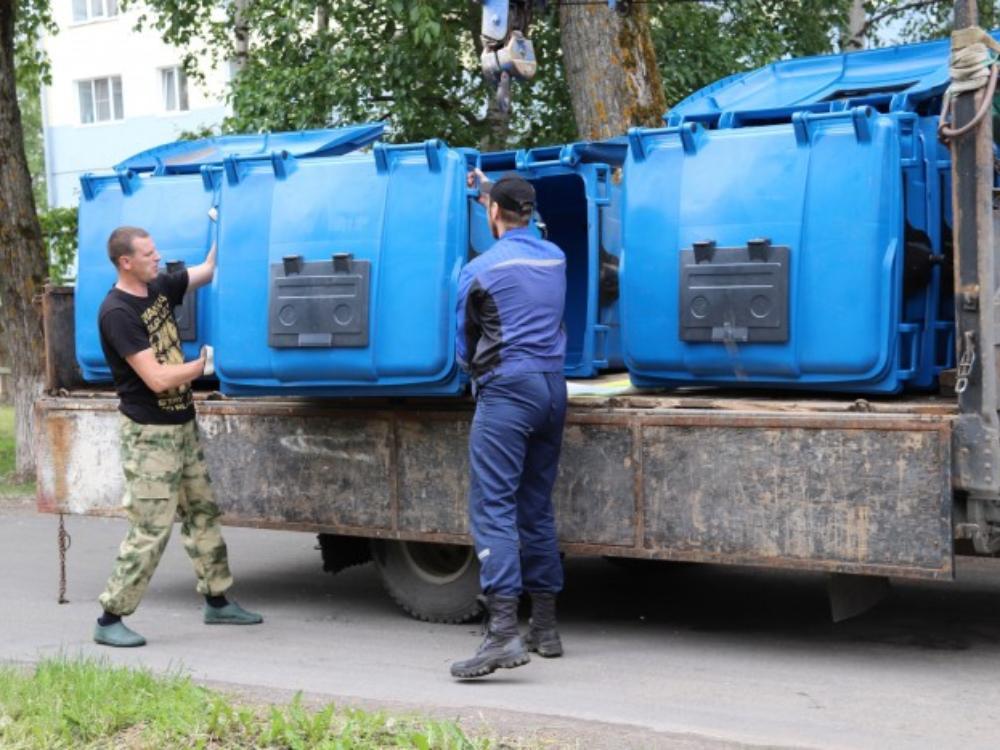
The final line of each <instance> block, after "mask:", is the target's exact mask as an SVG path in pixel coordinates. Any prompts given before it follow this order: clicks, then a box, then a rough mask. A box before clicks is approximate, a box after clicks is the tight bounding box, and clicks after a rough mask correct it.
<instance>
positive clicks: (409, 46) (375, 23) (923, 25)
mask: <svg viewBox="0 0 1000 750" xmlns="http://www.w3.org/2000/svg"><path fill="white" fill-rule="evenodd" d="M134 1H135V2H141V1H144V2H145V5H144V6H143V7H145V8H146V9H147V12H146V16H145V17H144V20H143V23H145V24H151V25H153V26H155V27H156V28H158V29H159V30H160V31H161V33H163V35H164V37H165V39H166V41H168V42H170V43H172V44H175V45H178V46H180V47H182V48H185V49H187V50H188V56H187V60H186V65H187V66H188V68H189V73H190V74H191V75H192V76H197V75H198V68H199V66H207V65H217V64H222V63H223V62H224V61H228V60H231V59H236V58H237V57H239V59H240V60H241V61H242V63H243V64H242V68H241V70H240V72H239V74H238V75H237V76H236V78H235V80H234V81H233V83H232V86H231V90H230V92H229V96H230V101H231V105H232V110H233V115H232V117H231V118H230V119H229V120H228V121H227V122H226V123H225V126H224V127H225V130H227V131H236V132H246V131H260V130H284V129H292V130H294V129H301V128H309V127H322V126H325V125H330V124H344V123H356V122H364V121H372V120H380V119H385V120H387V122H388V138H389V140H394V141H419V140H423V139H425V138H432V137H442V138H444V139H445V140H447V141H448V142H449V143H451V144H453V145H487V146H489V147H491V148H500V147H504V146H508V147H518V146H525V145H537V144H542V143H558V142H565V141H567V140H572V139H574V138H575V137H576V127H575V124H574V121H573V116H572V108H571V106H570V98H569V91H568V90H567V87H566V82H565V77H564V74H563V69H562V65H561V57H562V54H561V48H560V41H559V26H558V13H557V12H556V10H557V8H556V6H557V3H556V2H551V3H549V11H548V12H546V13H536V17H535V19H534V21H533V24H532V28H531V34H530V36H531V38H532V40H533V42H534V44H535V48H536V53H537V56H538V59H539V62H540V64H539V73H538V77H537V78H536V79H535V80H534V81H533V82H532V83H531V84H530V85H525V86H515V89H514V108H513V115H512V117H511V119H510V122H509V123H507V124H504V123H500V124H498V123H497V122H496V118H491V117H490V116H489V115H490V108H489V103H490V98H491V92H490V90H489V89H488V87H487V86H486V85H485V84H484V83H483V81H482V79H481V75H480V72H479V56H480V53H481V51H482V49H481V41H480V39H479V25H480V20H481V13H482V5H481V3H479V2H475V1H474V0H466V1H465V2H455V1H454V0H409V1H407V2H403V0H336V2H334V1H333V0H237V1H235V2H232V3H227V4H224V6H222V7H219V4H217V3H215V2H214V0H134ZM994 5H995V3H994V0H982V1H981V2H980V7H981V9H982V11H981V15H982V17H983V18H982V23H983V24H984V25H990V24H992V23H993V22H994V15H995V10H994ZM850 6H851V0H707V1H704V2H663V3H650V4H648V5H647V8H648V11H649V14H650V25H651V31H652V34H653V40H654V46H655V49H656V54H657V58H658V63H659V66H660V69H661V73H662V76H663V82H664V89H665V94H666V98H667V101H668V103H669V104H671V105H672V104H675V103H676V102H678V101H679V100H681V99H682V98H684V97H685V96H687V95H688V94H690V93H691V92H693V91H695V90H697V89H699V88H701V87H703V86H705V85H707V84H709V83H711V82H713V81H716V80H718V79H720V78H723V77H725V76H727V75H730V74H732V73H736V72H741V71H745V70H750V69H753V68H756V67H759V66H761V65H765V64H767V63H769V62H771V61H773V60H776V59H781V58H787V57H797V56H803V55H816V54H824V53H829V52H833V51H836V50H837V49H838V48H839V45H840V44H841V42H842V41H843V39H844V38H845V27H846V24H847V19H848V11H849V8H850ZM951 7H952V2H951V0H929V1H928V2H927V3H920V4H914V2H913V0H868V1H867V2H866V5H865V9H866V12H867V14H868V18H869V26H868V27H867V28H866V34H865V35H866V37H867V38H868V39H869V42H870V43H871V44H873V45H877V44H879V43H882V42H883V41H885V40H886V39H887V35H888V34H889V32H890V30H891V32H892V35H893V36H896V37H898V34H899V32H900V30H902V31H903V36H904V38H905V39H906V40H917V39H926V38H931V37H934V36H937V35H940V34H941V33H943V31H944V30H945V29H946V27H947V25H948V23H949V22H950V13H951ZM238 29H243V30H244V31H242V32H237V30H238ZM238 37H240V38H242V39H245V40H246V55H245V57H241V56H239V55H238V47H239V45H238V44H237V41H238V39H237V38H238ZM192 39H200V40H204V42H198V43H197V45H194V46H192V44H191V40H192Z"/></svg>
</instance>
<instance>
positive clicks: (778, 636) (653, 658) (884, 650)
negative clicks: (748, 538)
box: [0, 507, 1000, 750]
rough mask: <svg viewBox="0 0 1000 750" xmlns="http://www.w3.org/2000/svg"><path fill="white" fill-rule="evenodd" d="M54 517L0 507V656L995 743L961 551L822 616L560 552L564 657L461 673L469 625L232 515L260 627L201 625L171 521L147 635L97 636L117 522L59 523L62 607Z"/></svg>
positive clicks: (315, 692)
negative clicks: (433, 616)
mask: <svg viewBox="0 0 1000 750" xmlns="http://www.w3.org/2000/svg"><path fill="white" fill-rule="evenodd" d="M56 525H57V520H56V518H54V517H52V516H40V515H37V514H35V513H34V512H33V511H32V510H31V509H30V508H23V507H22V508H15V509H11V508H7V509H4V510H2V511H0V565H2V570H3V572H4V583H3V605H2V610H0V636H2V638H0V660H5V661H18V662H30V661H33V660H36V659H38V658H39V657H42V656H45V655H54V654H60V653H65V654H70V655H74V654H78V653H81V654H90V655H96V654H99V655H101V656H106V657H108V658H109V659H111V660H113V661H114V662H118V663H123V664H142V665H146V666H149V667H151V668H153V669H157V670H167V669H178V668H180V669H183V670H186V671H188V672H189V673H190V674H192V675H193V676H194V677H195V678H197V679H200V680H207V681H212V682H217V683H224V684H226V685H229V686H242V688H241V689H245V690H246V691H248V694H250V695H257V696H263V697H264V698H265V699H270V698H273V697H275V696H277V697H279V698H280V697H282V696H285V697H287V696H288V695H290V692H289V691H297V690H302V691H305V693H306V694H307V695H308V696H311V697H312V698H314V699H316V700H333V701H334V702H337V703H350V704H354V705H363V706H379V707H388V708H393V709H396V708H399V709H403V710H409V709H417V710H425V711H429V712H431V713H434V714H436V715H439V716H453V717H460V718H462V719H463V720H464V721H466V722H471V723H473V724H476V723H478V724H483V723H485V724H486V725H488V726H491V727H494V728H497V729H498V730H499V731H501V732H504V733H510V732H516V733H521V734H523V733H527V734H533V735H534V736H537V737H540V738H547V737H555V738H559V742H562V743H564V744H566V745H570V746H573V742H574V741H575V743H576V744H575V746H578V747H581V748H596V747H614V748H625V747H635V748H646V747H669V748H714V747H733V746H740V745H742V744H743V743H746V744H751V745H765V746H770V747H774V746H778V747H823V748H880V749H882V748H934V749H935V750H938V749H940V748H959V747H960V748H963V750H972V749H973V748H996V747H998V746H1000V606H998V600H1000V561H994V560H978V559H977V560H960V562H959V565H958V571H959V575H958V580H957V581H956V582H953V583H908V582H895V584H894V588H893V593H892V595H891V597H890V598H889V600H887V601H886V602H884V603H883V604H881V605H880V606H879V607H878V608H876V609H875V610H873V611H871V612H869V613H868V614H866V615H864V616H862V617H860V618H856V619H854V620H852V621H848V622H845V623H840V624H837V625H834V624H832V623H831V622H830V621H829V618H828V614H827V604H826V597H825V582H824V579H823V577H822V576H818V575H812V574H789V573H773V572H765V571H754V570H745V569H731V568H722V567H711V566H693V565H691V566H689V565H655V566H643V567H640V568H637V569H636V568H622V567H620V566H617V565H613V564H611V563H609V562H607V561H604V560H600V559H575V560H569V561H568V562H567V591H566V592H565V594H564V596H563V597H562V600H561V613H560V614H561V632H562V635H563V640H564V643H565V645H566V649H567V654H566V656H565V657H564V658H562V659H556V660H542V659H537V658H536V659H535V660H533V661H532V663H531V664H529V665H528V666H526V667H523V668H520V669H517V670H511V671H505V672H502V673H497V675H494V676H493V677H492V678H487V679H484V680H481V681H478V682H474V683H457V682H454V681H453V680H452V679H451V678H450V677H449V675H448V665H449V663H450V662H451V661H452V660H453V659H456V658H462V657H465V656H467V655H469V654H471V653H472V651H473V650H474V649H475V647H476V645H477V644H478V639H479V635H478V628H477V626H473V625H467V626H449V625H430V624H427V623H422V622H417V621H415V620H412V619H410V618H408V617H407V616H405V615H404V614H402V613H401V612H400V611H399V610H398V609H397V608H396V606H395V605H394V604H393V603H392V602H391V601H390V600H389V598H388V597H387V595H385V594H384V593H383V591H382V590H381V586H380V583H379V580H378V577H377V575H376V573H375V570H374V568H373V567H372V566H371V565H367V566H364V567H360V568H354V569H351V570H348V571H345V572H343V573H341V574H339V575H337V576H330V575H328V574H324V573H323V572H322V570H321V565H320V557H319V552H317V551H316V550H315V549H314V546H315V538H314V537H313V536H312V535H309V534H304V533H296V532H274V531H259V530H244V529H227V540H228V542H229V546H230V558H231V561H232V567H233V569H234V574H235V576H236V579H237V584H236V588H235V589H234V594H235V597H236V598H237V599H238V600H239V601H240V602H241V603H242V604H244V605H245V606H247V607H249V608H253V609H257V610H259V611H261V612H262V613H263V614H264V615H265V618H266V622H265V623H264V625H262V626H260V627H252V628H225V627H208V626H205V625H203V624H202V623H201V621H200V617H199V615H200V606H201V603H200V601H199V598H198V597H197V595H196V594H195V592H194V589H193V576H192V575H191V571H190V564H189V562H188V560H187V558H186V555H185V554H184V551H183V548H182V546H181V544H180V540H179V539H177V538H175V539H173V540H171V544H170V546H169V548H168V551H167V554H166V556H165V559H164V561H163V563H162V564H161V566H160V569H159V571H158V573H157V576H156V577H155V578H154V580H153V583H152V586H151V588H150V591H149V593H148V595H147V597H146V600H145V601H144V603H143V605H142V607H140V609H139V611H138V612H137V613H136V615H135V616H134V617H132V618H130V620H129V622H130V624H131V625H132V626H133V627H134V628H135V629H137V630H138V631H139V632H141V633H142V634H143V635H145V636H146V637H147V638H148V639H149V645H148V646H147V647H146V648H143V649H136V650H113V649H107V648H103V647H99V646H96V645H95V644H93V643H92V642H91V641H90V633H91V629H92V625H93V620H94V618H95V617H96V615H97V614H99V609H98V606H97V604H96V601H95V600H96V597H97V595H98V594H99V593H100V591H101V588H102V586H103V583H104V579H105V577H106V575H107V574H108V572H109V571H110V566H111V562H112V560H113V558H114V554H115V551H116V548H117V545H118V542H119V541H120V539H121V537H122V536H123V534H124V531H125V524H124V522H123V521H121V520H117V519H96V518H79V517H73V518H69V519H68V528H69V531H70V533H71V534H72V536H73V546H72V548H71V550H70V553H69V561H68V562H69V589H68V598H69V599H70V603H69V604H65V605H58V604H57V603H56V593H57V584H58V578H57V570H58V568H57V554H56ZM557 744H558V743H557Z"/></svg>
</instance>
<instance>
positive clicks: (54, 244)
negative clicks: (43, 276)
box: [38, 208, 77, 284]
mask: <svg viewBox="0 0 1000 750" xmlns="http://www.w3.org/2000/svg"><path fill="white" fill-rule="evenodd" d="M38 222H39V224H41V227H42V237H43V238H44V239H45V244H46V246H47V247H48V250H49V278H50V279H51V281H52V283H54V284H62V283H64V282H66V281H67V280H68V274H69V270H70V268H72V266H73V261H74V259H75V258H76V244H77V243H76V239H77V233H76V230H77V212H76V209H75V208H53V209H50V210H48V211H45V212H42V213H39V214H38Z"/></svg>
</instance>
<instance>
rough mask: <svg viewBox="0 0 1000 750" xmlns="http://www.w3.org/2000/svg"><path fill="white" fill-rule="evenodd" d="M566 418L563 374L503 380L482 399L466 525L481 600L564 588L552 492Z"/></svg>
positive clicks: (481, 395)
mask: <svg viewBox="0 0 1000 750" xmlns="http://www.w3.org/2000/svg"><path fill="white" fill-rule="evenodd" d="M565 420H566V380H565V378H564V377H563V374H562V373H561V372H546V373H540V372H534V373H520V374H517V375H508V376H500V377H497V378H495V379H493V380H491V381H489V382H488V383H487V384H486V385H484V386H483V387H482V388H481V389H480V390H479V392H478V394H477V399H476V414H475V417H473V420H472V431H471V434H470V436H469V469H470V482H469V519H470V524H471V527H472V538H473V540H474V541H475V545H476V554H477V555H478V556H479V561H480V573H479V581H480V584H481V586H482V589H483V593H484V594H493V595H498V596H519V595H520V594H521V591H522V590H526V591H529V592H551V593H556V592H558V591H560V590H562V586H563V570H562V562H561V560H560V559H559V548H558V543H557V538H556V521H555V513H554V511H553V508H552V486H553V485H554V484H555V481H556V473H557V471H558V468H559V451H560V448H561V447H562V435H563V423H564V422H565Z"/></svg>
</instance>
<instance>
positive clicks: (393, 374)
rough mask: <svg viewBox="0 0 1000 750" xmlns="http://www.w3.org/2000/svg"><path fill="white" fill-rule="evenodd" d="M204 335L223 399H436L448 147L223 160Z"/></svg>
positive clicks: (461, 196) (446, 299)
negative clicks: (208, 330) (215, 260)
mask: <svg viewBox="0 0 1000 750" xmlns="http://www.w3.org/2000/svg"><path fill="white" fill-rule="evenodd" d="M223 171H224V179H223V184H222V197H221V200H222V204H223V206H224V208H225V210H224V211H223V214H222V217H221V219H220V222H219V268H218V272H217V274H216V280H215V288H214V292H215V300H214V304H215V306H216V307H215V309H216V315H215V317H214V326H213V334H212V336H213V341H214V343H215V362H216V370H217V373H218V376H219V382H220V387H221V389H222V391H223V392H224V393H227V394H234V395H237V394H239V395H271V394H283V395H329V396H364V395H384V396H388V395H410V396H419V395H435V394H437V395H441V394H456V393H459V392H461V391H462V390H463V389H464V387H465V383H464V380H463V376H462V375H461V373H460V371H459V368H458V367H457V363H456V360H455V342H454V339H455V328H456V321H455V315H454V309H455V304H456V297H457V282H458V274H459V270H460V268H461V266H462V264H463V263H464V262H465V258H466V255H467V249H468V243H469V233H468V190H467V188H466V182H465V175H466V160H465V156H464V154H462V153H459V152H458V151H456V150H453V149H450V148H449V147H448V146H447V145H446V144H444V143H443V142H442V141H439V140H431V141H427V142H425V143H419V144H412V145H401V146H396V145H385V144H382V143H378V144H376V145H375V146H374V149H373V151H372V152H371V153H366V154H352V155H349V156H342V157H337V158H324V157H308V158H302V159H296V158H294V157H292V156H288V155H287V154H286V155H282V154H275V155H273V156H271V157H267V158H262V157H242V156H234V157H229V158H227V159H226V160H225V162H224V170H223Z"/></svg>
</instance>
